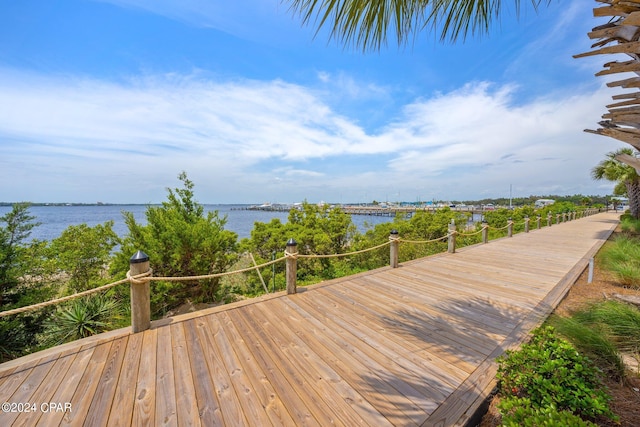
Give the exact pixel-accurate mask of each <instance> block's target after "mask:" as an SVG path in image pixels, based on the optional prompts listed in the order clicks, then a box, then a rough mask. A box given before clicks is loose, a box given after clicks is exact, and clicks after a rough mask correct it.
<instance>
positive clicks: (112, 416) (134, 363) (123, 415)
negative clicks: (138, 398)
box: [107, 334, 144, 426]
mask: <svg viewBox="0 0 640 427" xmlns="http://www.w3.org/2000/svg"><path fill="white" fill-rule="evenodd" d="M143 336H144V334H133V335H131V336H130V337H129V341H128V342H127V348H126V350H125V353H124V360H123V362H122V369H121V370H120V376H119V377H118V383H117V384H116V389H115V393H114V397H113V401H114V402H118V404H117V405H116V407H115V408H112V410H111V412H110V413H109V419H108V420H107V425H108V426H123V425H130V424H131V423H132V420H131V416H132V414H133V403H134V400H135V393H136V383H137V381H138V371H139V367H140V355H141V353H142V338H143Z"/></svg>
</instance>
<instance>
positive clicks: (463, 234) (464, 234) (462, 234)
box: [456, 227, 489, 237]
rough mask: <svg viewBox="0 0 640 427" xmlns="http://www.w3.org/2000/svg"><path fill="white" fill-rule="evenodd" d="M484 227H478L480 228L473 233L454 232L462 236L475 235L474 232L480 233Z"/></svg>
mask: <svg viewBox="0 0 640 427" xmlns="http://www.w3.org/2000/svg"><path fill="white" fill-rule="evenodd" d="M486 228H489V227H486ZM484 229H485V227H482V229H480V230H478V231H476V232H474V233H460V232H456V234H457V235H458V236H463V237H468V236H475V235H476V234H480V233H482V232H483V231H484Z"/></svg>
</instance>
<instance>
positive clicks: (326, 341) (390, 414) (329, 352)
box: [283, 298, 429, 425]
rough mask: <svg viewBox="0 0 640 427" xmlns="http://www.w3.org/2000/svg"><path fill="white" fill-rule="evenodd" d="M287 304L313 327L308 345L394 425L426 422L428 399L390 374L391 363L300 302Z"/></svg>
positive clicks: (286, 301)
mask: <svg viewBox="0 0 640 427" xmlns="http://www.w3.org/2000/svg"><path fill="white" fill-rule="evenodd" d="M283 302H284V303H285V304H287V305H288V306H289V307H291V308H292V309H293V310H295V312H296V313H297V314H298V315H299V316H300V320H301V321H303V322H306V323H308V324H309V325H310V326H311V328H308V329H310V330H311V332H313V333H314V339H309V334H306V335H305V336H304V337H305V338H306V339H305V342H307V343H308V344H309V345H310V346H312V348H313V349H314V351H315V352H316V354H318V355H320V357H322V358H323V360H324V361H325V362H326V363H327V364H329V365H330V366H332V367H333V369H335V370H336V371H337V372H339V374H340V375H341V376H342V378H344V379H345V380H346V381H348V382H349V383H350V384H351V386H352V387H354V388H358V389H362V390H364V392H365V394H366V395H367V399H368V400H369V402H371V404H372V405H373V406H375V407H376V408H377V409H378V410H379V411H380V413H382V414H383V415H385V417H386V418H387V419H388V420H389V421H390V422H391V423H392V424H394V425H398V424H401V423H406V422H407V420H410V421H411V422H413V423H415V424H416V425H418V424H420V423H421V422H422V421H423V420H424V419H426V417H427V413H426V412H425V411H424V407H425V406H428V404H429V402H428V401H425V399H424V398H417V396H420V392H418V391H417V390H416V389H415V388H413V387H411V384H409V383H407V382H405V381H403V380H402V379H401V378H400V376H399V375H397V372H388V370H389V364H386V365H383V364H381V363H380V362H378V361H377V360H376V359H374V358H372V357H370V355H369V354H367V353H365V352H363V351H361V350H360V349H359V348H357V347H355V346H353V345H352V344H351V343H350V341H348V340H345V339H344V338H343V334H344V333H345V332H346V331H336V330H334V329H331V328H328V327H327V326H326V325H325V324H324V323H322V322H320V321H319V320H318V318H317V317H316V316H314V315H313V314H311V313H309V312H307V311H306V310H305V309H304V308H303V306H302V305H301V304H299V300H298V301H296V302H294V301H293V300H292V299H288V298H285V299H283ZM389 363H393V362H392V361H389ZM400 395H402V396H400Z"/></svg>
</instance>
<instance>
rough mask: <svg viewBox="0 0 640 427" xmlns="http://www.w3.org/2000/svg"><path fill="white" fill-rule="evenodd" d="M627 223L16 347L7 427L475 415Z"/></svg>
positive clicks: (536, 235)
mask: <svg viewBox="0 0 640 427" xmlns="http://www.w3.org/2000/svg"><path fill="white" fill-rule="evenodd" d="M617 223H618V214H614V213H601V214H597V215H594V216H590V217H587V218H583V219H579V220H576V221H571V222H567V223H562V224H558V225H553V226H552V227H549V228H543V229H541V230H535V231H532V232H530V233H527V234H517V235H516V236H514V237H513V238H503V239H500V240H496V241H491V242H490V243H488V244H484V245H483V244H480V245H475V246H472V247H468V248H463V249H460V250H458V252H457V253H455V254H441V255H437V256H433V257H429V258H423V259H420V260H416V261H412V262H408V263H404V264H402V265H401V266H400V267H399V268H396V269H392V268H388V267H387V268H382V269H378V270H375V271H371V272H367V273H363V274H358V275H354V276H349V277H346V278H342V279H336V280H333V281H329V282H324V283H320V284H317V285H313V286H310V287H307V288H302V289H299V290H298V293H297V294H295V295H285V294H283V293H279V294H274V295H270V296H265V297H261V298H256V299H253V300H247V301H243V302H240V303H235V304H230V305H227V306H221V307H216V308H213V309H208V310H204V311H200V312H196V313H191V314H188V315H183V316H180V317H175V318H172V319H165V320H162V321H158V322H155V323H154V324H153V325H152V328H151V329H150V330H147V331H145V332H142V333H138V334H131V333H130V328H127V329H123V330H118V331H112V332H109V333H106V334H102V335H99V336H96V337H91V338H88V339H85V340H80V341H77V342H74V343H69V344H65V345H63V346H60V347H56V348H53V349H49V350H46V351H43V352H40V353H36V354H33V355H29V356H26V357H24V358H21V359H16V360H14V361H10V362H7V363H5V364H2V365H0V403H2V402H8V403H9V405H8V406H7V404H4V405H3V406H2V412H0V426H10V425H14V426H18V425H20V426H22V425H25V426H34V425H42V426H47V427H48V426H55V425H67V424H70V425H85V426H91V427H95V426H102V425H114V426H130V425H134V426H142V425H145V426H146V425H163V426H164V425H180V426H183V425H196V426H200V425H202V426H215V425H219V426H222V425H224V426H233V427H236V426H272V425H273V426H281V425H284V426H328V425H338V426H347V427H351V426H355V425H361V426H391V425H395V426H420V425H422V426H452V425H464V424H465V423H467V422H468V421H469V419H470V418H471V417H472V416H473V414H474V412H475V411H476V409H477V408H478V407H479V406H480V405H481V404H482V403H483V402H484V401H485V400H486V397H487V395H488V394H489V392H490V391H491V390H492V388H493V387H494V385H495V383H494V375H495V371H496V365H495V362H494V359H495V358H496V357H497V356H499V355H501V354H502V353H503V352H504V351H505V350H506V349H509V348H513V347H514V346H516V345H518V344H519V343H521V342H522V341H523V340H524V339H525V338H526V335H527V334H528V332H529V331H530V330H531V329H532V328H534V327H535V326H537V325H538V324H539V323H540V322H541V321H542V320H543V319H544V318H545V317H546V316H547V315H548V314H549V313H550V311H551V310H552V309H553V308H554V307H555V306H556V305H557V304H558V302H559V301H560V300H561V299H562V298H563V296H564V295H565V293H566V292H567V290H568V289H569V287H570V286H571V285H572V284H573V283H574V281H575V280H576V278H577V277H578V276H579V275H580V273H581V272H582V271H583V270H584V268H585V266H586V265H587V263H588V260H589V258H590V257H592V256H593V255H594V254H595V252H596V251H597V250H598V249H599V248H600V246H601V245H602V244H603V243H604V241H605V240H606V239H607V238H608V236H609V235H610V233H611V232H612V230H613V229H614V228H615V226H616V224H617ZM14 404H15V405H14ZM12 409H13V410H15V411H16V412H11V410H12Z"/></svg>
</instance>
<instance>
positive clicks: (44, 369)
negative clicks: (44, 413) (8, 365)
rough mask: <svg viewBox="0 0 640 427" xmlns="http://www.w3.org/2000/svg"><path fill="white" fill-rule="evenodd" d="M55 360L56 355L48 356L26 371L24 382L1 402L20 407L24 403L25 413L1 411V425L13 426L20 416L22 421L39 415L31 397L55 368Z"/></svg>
mask: <svg viewBox="0 0 640 427" xmlns="http://www.w3.org/2000/svg"><path fill="white" fill-rule="evenodd" d="M57 359H58V355H49V356H47V357H45V358H44V359H43V360H41V361H39V362H38V364H37V365H36V366H34V367H33V369H31V370H29V371H28V372H29V374H28V375H27V376H26V378H24V381H22V383H20V385H19V387H17V388H16V390H15V391H14V392H13V393H12V394H11V395H10V396H8V397H7V398H6V399H3V400H2V402H1V403H4V402H5V401H8V402H16V403H19V404H21V405H22V404H25V403H27V404H28V405H27V409H26V410H25V411H22V410H17V411H16V412H5V411H4V410H3V411H2V412H0V421H1V422H2V425H11V424H13V423H14V421H15V420H16V419H17V418H18V416H20V415H21V418H22V419H23V420H26V419H34V418H36V416H37V414H38V413H40V403H39V402H36V401H35V400H33V399H32V396H33V395H34V394H35V392H36V391H37V389H38V388H39V387H40V386H41V384H42V381H43V380H44V379H45V378H46V377H47V376H48V375H49V373H50V371H51V369H52V368H53V367H54V366H55V364H56V361H57ZM21 422H22V421H21ZM34 424H35V423H34Z"/></svg>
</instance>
